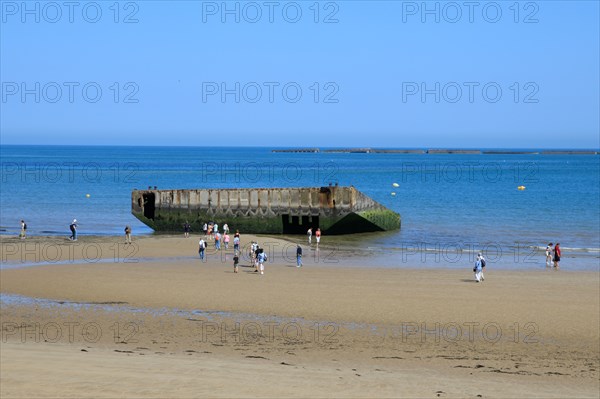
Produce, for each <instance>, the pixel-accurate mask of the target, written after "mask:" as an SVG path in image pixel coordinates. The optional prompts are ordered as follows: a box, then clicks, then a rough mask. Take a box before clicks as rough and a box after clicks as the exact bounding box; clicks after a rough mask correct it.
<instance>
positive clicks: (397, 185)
mask: <svg viewBox="0 0 600 399" xmlns="http://www.w3.org/2000/svg"><path fill="white" fill-rule="evenodd" d="M392 186H394V187H400V185H399V184H398V183H392Z"/></svg>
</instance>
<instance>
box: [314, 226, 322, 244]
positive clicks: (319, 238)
mask: <svg viewBox="0 0 600 399" xmlns="http://www.w3.org/2000/svg"><path fill="white" fill-rule="evenodd" d="M315 237H317V247H318V246H319V243H320V242H321V229H320V228H317V231H316V232H315Z"/></svg>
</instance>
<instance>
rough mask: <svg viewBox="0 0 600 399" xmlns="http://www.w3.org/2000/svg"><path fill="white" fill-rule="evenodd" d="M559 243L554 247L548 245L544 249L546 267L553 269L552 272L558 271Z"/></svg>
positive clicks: (550, 244)
mask: <svg viewBox="0 0 600 399" xmlns="http://www.w3.org/2000/svg"><path fill="white" fill-rule="evenodd" d="M560 255H561V253H560V243H559V242H557V243H556V245H554V244H552V243H549V244H548V246H547V247H546V267H547V268H551V267H554V270H559V269H560Z"/></svg>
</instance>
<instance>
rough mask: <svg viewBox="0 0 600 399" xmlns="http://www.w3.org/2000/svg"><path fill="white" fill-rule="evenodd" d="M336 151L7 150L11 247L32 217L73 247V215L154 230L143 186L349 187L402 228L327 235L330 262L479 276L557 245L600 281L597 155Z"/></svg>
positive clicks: (0, 214)
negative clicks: (146, 219) (144, 219)
mask: <svg viewBox="0 0 600 399" xmlns="http://www.w3.org/2000/svg"><path fill="white" fill-rule="evenodd" d="M279 149H281V148H279ZM326 150H327V149H326V148H321V151H320V152H273V148H271V147H239V148H234V147H143V146H140V147H131V146H127V147H126V146H29V145H28V146H25V145H2V146H0V163H1V176H0V179H1V190H0V238H1V237H7V236H17V235H18V234H19V230H20V220H21V219H24V220H25V221H26V223H27V226H28V234H29V235H43V236H65V237H67V236H69V235H70V232H69V228H68V226H69V224H70V223H71V221H72V220H73V219H77V222H78V226H79V228H78V230H79V234H81V235H100V236H102V235H122V234H123V229H124V226H125V225H130V226H131V227H132V229H133V234H134V237H135V236H139V235H148V234H154V233H153V231H152V230H151V229H150V228H148V227H147V226H145V225H144V224H142V223H141V222H139V221H138V220H137V219H136V218H135V217H133V216H132V214H131V190H133V189H147V188H148V187H152V188H154V187H157V188H158V189H186V188H189V189H193V188H244V187H259V188H268V187H314V186H327V185H329V184H334V185H335V184H339V185H340V186H349V185H352V186H354V187H356V188H357V189H358V190H360V191H361V192H363V193H364V194H366V195H368V196H369V197H371V198H373V199H374V200H376V201H377V202H379V203H381V204H383V205H385V206H386V207H388V208H390V209H392V210H394V211H396V212H398V213H399V214H400V215H401V223H402V226H401V229H400V230H399V231H394V232H381V233H371V234H353V235H343V236H330V237H327V236H323V239H322V244H323V245H322V246H321V249H320V257H321V258H322V259H323V263H327V262H326V261H325V260H326V259H327V260H329V261H331V262H332V263H335V261H336V260H337V261H339V259H340V258H344V259H346V261H348V263H349V264H356V265H364V264H377V265H379V266H383V267H450V268H458V267H460V268H469V267H470V266H472V263H473V260H474V256H475V255H476V253H477V252H483V253H484V255H485V256H486V257H487V259H488V264H489V265H490V266H493V267H497V268H507V269H523V270H526V269H539V270H542V269H544V268H545V255H544V250H545V247H546V245H547V244H548V243H549V242H552V243H556V242H560V244H561V247H562V252H563V259H562V261H561V270H574V271H582V270H583V271H600V156H598V155H581V154H575V155H573V154H542V153H541V151H542V149H537V150H532V149H526V150H523V151H526V152H529V153H526V154H502V153H500V154H498V153H496V154H483V153H481V154H458V153H455V154H429V153H424V154H421V153H373V152H370V153H369V152H365V153H348V152H327V151H326ZM594 151H597V150H594ZM531 152H538V153H531ZM217 222H220V224H221V225H222V224H223V223H224V222H228V221H226V220H222V221H217ZM257 223H260V221H257ZM229 224H230V226H231V228H232V229H235V223H234V222H232V221H229ZM242 234H243V232H242ZM286 238H288V239H289V240H291V241H294V240H297V241H298V242H304V241H305V237H286ZM327 251H329V252H327ZM324 252H327V253H324ZM190 255H193V254H190ZM349 259H351V260H352V261H349Z"/></svg>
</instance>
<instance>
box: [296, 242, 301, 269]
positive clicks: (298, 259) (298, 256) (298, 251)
mask: <svg viewBox="0 0 600 399" xmlns="http://www.w3.org/2000/svg"><path fill="white" fill-rule="evenodd" d="M296 267H302V247H301V246H300V244H298V246H297V247H296Z"/></svg>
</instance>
